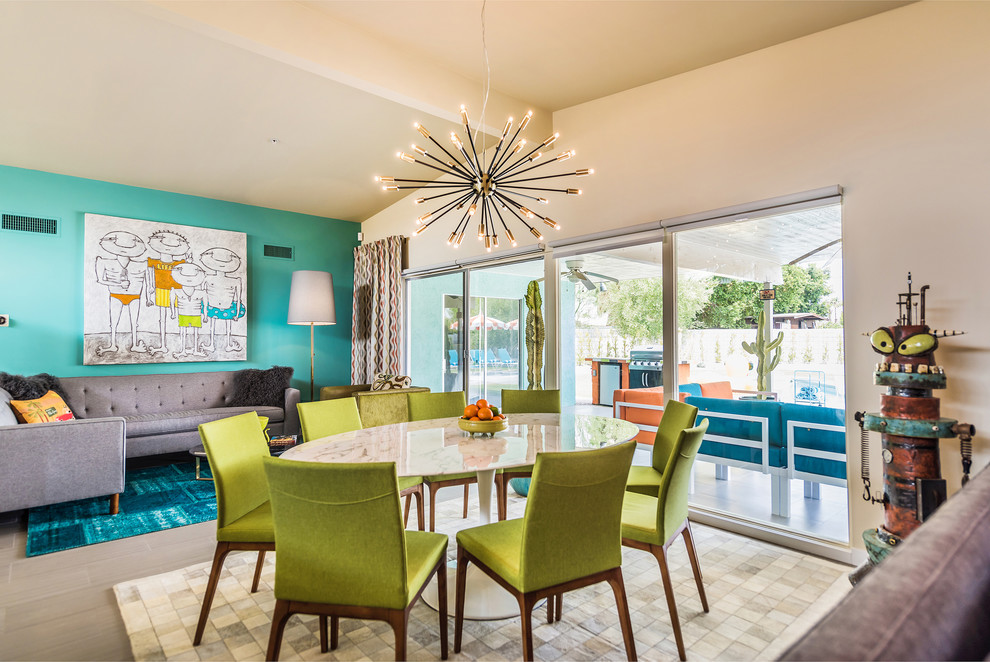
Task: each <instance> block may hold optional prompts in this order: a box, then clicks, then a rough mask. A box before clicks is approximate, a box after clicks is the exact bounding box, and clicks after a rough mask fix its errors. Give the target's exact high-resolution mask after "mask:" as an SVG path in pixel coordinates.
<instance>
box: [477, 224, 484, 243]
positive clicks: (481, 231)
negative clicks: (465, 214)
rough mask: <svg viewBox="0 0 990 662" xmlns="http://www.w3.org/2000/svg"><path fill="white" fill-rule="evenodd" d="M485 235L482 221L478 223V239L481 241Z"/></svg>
mask: <svg viewBox="0 0 990 662" xmlns="http://www.w3.org/2000/svg"><path fill="white" fill-rule="evenodd" d="M484 237H485V226H484V224H482V223H478V240H479V241H481V240H482V239H484Z"/></svg>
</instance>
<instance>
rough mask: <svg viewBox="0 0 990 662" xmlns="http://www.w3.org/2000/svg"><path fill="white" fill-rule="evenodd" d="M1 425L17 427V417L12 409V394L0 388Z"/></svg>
mask: <svg viewBox="0 0 990 662" xmlns="http://www.w3.org/2000/svg"><path fill="white" fill-rule="evenodd" d="M0 425H17V417H16V416H14V410H13V409H11V408H10V393H7V391H5V390H3V389H2V388H0Z"/></svg>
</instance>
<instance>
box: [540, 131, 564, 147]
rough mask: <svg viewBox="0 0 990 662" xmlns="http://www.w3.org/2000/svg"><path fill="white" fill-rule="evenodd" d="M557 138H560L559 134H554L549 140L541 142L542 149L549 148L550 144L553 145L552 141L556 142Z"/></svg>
mask: <svg viewBox="0 0 990 662" xmlns="http://www.w3.org/2000/svg"><path fill="white" fill-rule="evenodd" d="M559 137H560V134H559V133H555V134H553V135H552V136H550V137H549V138H547V139H546V140H544V141H543V146H544V147H549V146H550V145H552V144H553V143H554V141H556V140H557V138H559Z"/></svg>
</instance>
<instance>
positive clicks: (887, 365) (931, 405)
mask: <svg viewBox="0 0 990 662" xmlns="http://www.w3.org/2000/svg"><path fill="white" fill-rule="evenodd" d="M928 289H929V286H928V285H925V286H923V287H922V288H921V290H920V291H919V292H912V291H911V274H910V273H908V291H907V292H903V293H901V294H899V295H898V301H897V307H898V319H897V324H895V325H894V326H890V327H881V328H879V329H877V330H876V331H874V332H873V333H872V335H871V336H870V342H871V343H872V345H873V350H874V351H876V352H878V353H879V354H882V355H883V358H882V359H881V361H880V363H878V364H877V366H876V373H875V376H874V383H875V384H877V385H878V386H886V387H887V393H886V394H885V395H883V396H881V404H880V413H878V414H867V413H865V412H856V420H857V421H859V424H860V429H861V431H862V432H861V435H862V440H861V441H862V449H861V450H862V478H863V484H864V492H863V499H864V500H866V501H869V502H871V503H882V504H883V526H881V527H878V528H876V529H869V530H867V531H864V532H863V541H864V542H865V543H866V550H867V553H868V554H869V557H870V561H871V562H872V564H874V565H875V564H877V563H879V562H880V561H881V560H883V559H884V558H885V557H886V556H887V555H888V554H889V553H890V551H891V550H892V549H893V547H894V546H895V545H897V544H898V543H900V542H901V541H902V540H903V539H904V538H905V537H907V536H908V535H910V534H911V532H913V531H914V530H915V529H917V528H918V527H919V526H921V523H922V522H924V521H925V519H927V518H928V517H929V516H930V515H931V514H932V512H934V510H935V509H936V508H937V507H938V506H939V505H940V504H941V503H942V502H943V501H945V499H946V486H945V480H944V479H943V478H942V471H941V464H940V460H939V440H940V439H948V438H952V437H959V440H960V449H961V451H962V465H963V479H962V482H963V485H965V484H966V481H968V480H969V469H970V465H971V464H972V459H971V457H972V436H973V434H974V433H975V429H974V428H973V426H972V425H969V424H966V423H959V422H957V421H956V420H954V419H951V418H942V417H941V413H940V411H939V399H938V398H935V397H932V391H933V390H934V389H941V388H945V383H946V381H945V370H944V369H943V368H942V367H941V366H939V365H936V363H935V350H936V349H937V348H938V339H939V338H945V337H947V336H957V335H962V333H964V332H962V331H938V330H932V329H929V328H928V325H927V324H925V292H926V290H928ZM915 298H918V302H915ZM864 335H865V334H864ZM868 431H872V432H879V433H881V439H882V442H883V444H882V448H883V450H882V456H883V495H882V496H881V495H880V494H876V495H874V494H872V493H871V491H870V468H869V467H870V465H869V451H868V448H867V443H868V437H869V433H868Z"/></svg>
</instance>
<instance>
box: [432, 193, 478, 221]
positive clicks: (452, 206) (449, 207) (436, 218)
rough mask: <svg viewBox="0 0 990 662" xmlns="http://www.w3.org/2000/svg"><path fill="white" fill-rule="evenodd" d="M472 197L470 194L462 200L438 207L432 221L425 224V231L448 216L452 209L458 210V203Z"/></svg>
mask: <svg viewBox="0 0 990 662" xmlns="http://www.w3.org/2000/svg"><path fill="white" fill-rule="evenodd" d="M470 197H471V194H470V193H468V194H466V195H464V196H462V197H461V198H458V199H457V200H451V201H450V202H448V203H446V204H444V205H441V206H440V207H438V208H437V210H436V211H435V212H433V214H431V216H432V218H430V220H429V221H428V222H426V223H424V224H423V229H424V230H425V229H426V228H428V227H430V226H431V225H433V224H434V223H436V222H437V221H439V220H440V219H441V218H442V217H443V216H446V215H447V214H448V213H449V212H450V211H451V210H452V209H456V208H457V205H458V203H461V202H464V201H465V200H467V199H468V198H470ZM441 209H443V210H444V211H442V212H440V210H441ZM437 212H440V213H439V214H438V213H437Z"/></svg>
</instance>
